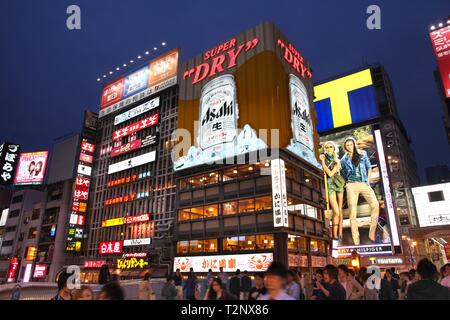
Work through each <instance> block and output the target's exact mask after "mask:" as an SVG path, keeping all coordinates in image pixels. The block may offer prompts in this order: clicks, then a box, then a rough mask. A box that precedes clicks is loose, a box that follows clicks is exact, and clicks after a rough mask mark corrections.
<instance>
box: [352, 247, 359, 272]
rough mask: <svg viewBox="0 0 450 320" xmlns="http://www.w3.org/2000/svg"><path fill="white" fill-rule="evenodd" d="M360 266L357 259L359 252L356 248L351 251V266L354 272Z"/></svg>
mask: <svg viewBox="0 0 450 320" xmlns="http://www.w3.org/2000/svg"><path fill="white" fill-rule="evenodd" d="M360 266H361V263H360V260H359V254H358V252H356V250H353V251H352V267H353V268H354V269H355V271H356V272H358V271H359V268H360Z"/></svg>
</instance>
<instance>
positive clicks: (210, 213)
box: [204, 204, 219, 218]
mask: <svg viewBox="0 0 450 320" xmlns="http://www.w3.org/2000/svg"><path fill="white" fill-rule="evenodd" d="M204 212H205V218H210V217H217V216H218V215H219V205H217V204H214V205H209V206H206V207H205V210H204Z"/></svg>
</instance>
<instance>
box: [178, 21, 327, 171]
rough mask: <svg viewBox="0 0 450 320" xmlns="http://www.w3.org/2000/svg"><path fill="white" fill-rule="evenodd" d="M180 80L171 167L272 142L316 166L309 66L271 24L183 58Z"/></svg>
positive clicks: (211, 159) (265, 146)
mask: <svg viewBox="0 0 450 320" xmlns="http://www.w3.org/2000/svg"><path fill="white" fill-rule="evenodd" d="M178 78H179V79H180V95H179V97H180V98H179V108H178V129H179V130H178V131H177V132H176V133H175V137H174V139H176V141H182V143H178V144H177V145H176V146H175V148H174V169H175V170H182V169H185V168H189V167H193V166H197V165H202V164H210V163H223V162H221V160H223V159H228V158H231V157H234V156H237V155H242V154H246V153H250V152H254V151H258V150H263V149H270V148H285V149H287V150H288V151H290V152H292V153H294V154H296V155H297V156H299V157H301V158H303V159H305V160H306V161H308V162H309V163H311V164H312V165H314V166H317V167H320V164H319V163H318V161H317V156H318V141H319V140H318V135H317V133H316V130H315V111H314V110H313V109H312V105H313V102H312V101H313V90H312V80H311V78H312V72H311V67H310V65H309V64H308V62H307V61H306V60H305V59H304V58H303V56H302V55H301V54H300V52H299V51H298V50H297V49H296V48H295V47H294V46H293V45H292V44H291V43H289V41H288V40H287V39H286V38H285V37H284V36H283V35H282V34H281V32H280V31H279V30H278V29H277V28H276V27H275V26H274V25H273V24H271V23H264V24H260V25H258V26H256V27H255V28H253V29H250V30H248V31H247V32H244V33H241V34H239V35H237V36H235V37H233V38H231V39H229V40H227V41H225V42H222V43H220V44H218V45H217V46H215V47H214V48H212V49H209V50H207V51H205V52H203V53H202V54H200V55H198V56H197V57H195V58H193V59H190V60H188V61H186V62H185V63H183V64H182V65H181V67H180V70H179V75H178ZM181 130H187V132H189V134H190V141H186V140H189V139H186V138H185V136H184V135H183V136H182V135H181ZM261 130H265V132H266V134H261V133H260V132H261ZM273 130H278V133H279V135H278V136H276V137H275V136H272V135H271V134H272V133H273ZM185 132H186V131H184V133H185ZM272 139H276V141H272Z"/></svg>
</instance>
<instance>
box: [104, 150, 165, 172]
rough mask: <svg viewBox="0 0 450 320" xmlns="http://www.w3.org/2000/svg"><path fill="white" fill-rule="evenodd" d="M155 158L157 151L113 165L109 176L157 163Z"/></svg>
mask: <svg viewBox="0 0 450 320" xmlns="http://www.w3.org/2000/svg"><path fill="white" fill-rule="evenodd" d="M155 158H156V151H152V152H149V153H145V154H141V155H140V156H137V157H134V158H131V159H127V160H124V161H121V162H117V163H114V164H111V165H109V167H108V174H112V173H116V172H120V171H123V170H127V169H131V168H134V167H138V166H141V165H143V164H146V163H149V162H153V161H155Z"/></svg>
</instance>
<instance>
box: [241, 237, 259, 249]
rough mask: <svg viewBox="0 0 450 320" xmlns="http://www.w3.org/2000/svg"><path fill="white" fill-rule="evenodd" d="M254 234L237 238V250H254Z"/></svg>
mask: <svg viewBox="0 0 450 320" xmlns="http://www.w3.org/2000/svg"><path fill="white" fill-rule="evenodd" d="M255 240H256V238H255V236H243V237H241V239H239V250H255V246H256V243H255Z"/></svg>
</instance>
